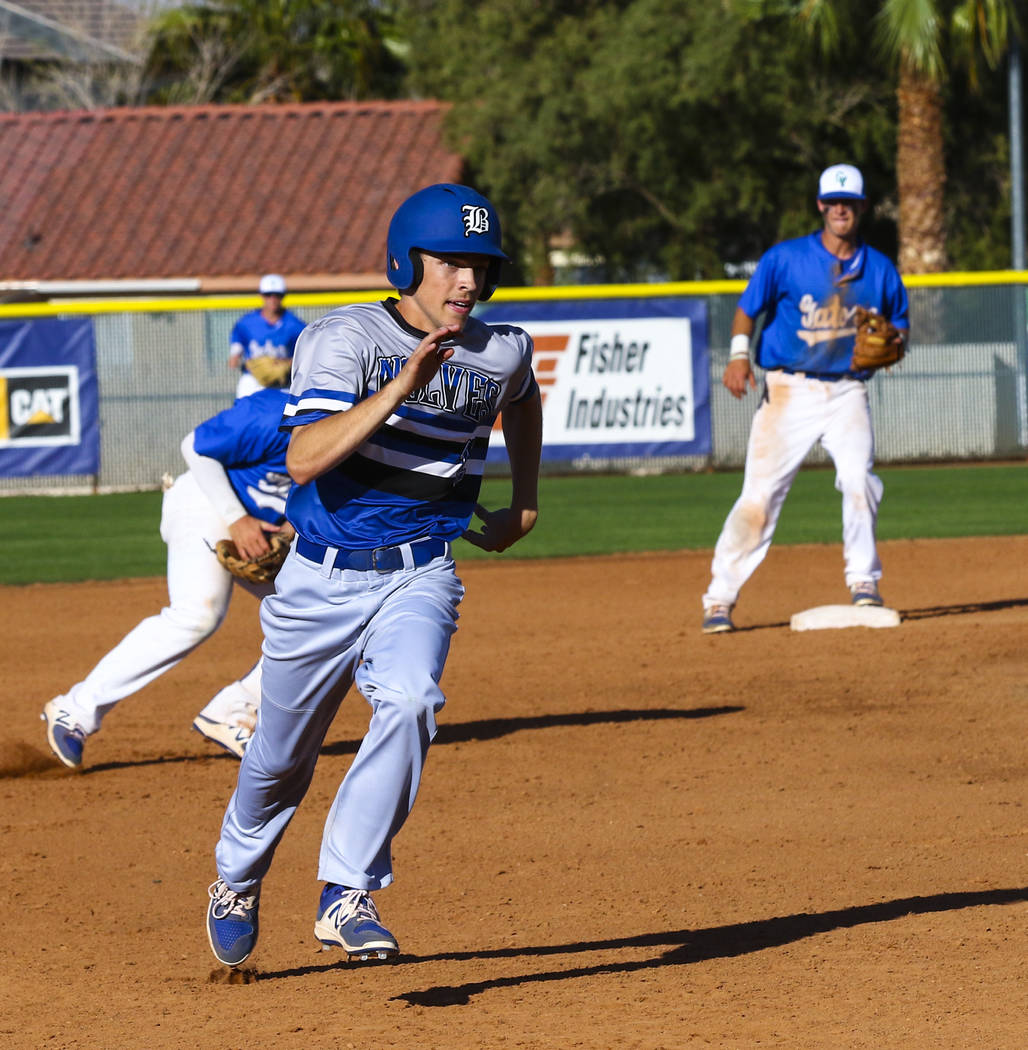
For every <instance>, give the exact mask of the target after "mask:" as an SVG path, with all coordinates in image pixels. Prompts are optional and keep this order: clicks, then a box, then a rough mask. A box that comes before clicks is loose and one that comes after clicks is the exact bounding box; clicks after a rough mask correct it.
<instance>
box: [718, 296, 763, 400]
mask: <svg viewBox="0 0 1028 1050" xmlns="http://www.w3.org/2000/svg"><path fill="white" fill-rule="evenodd" d="M753 327H754V321H753V318H752V317H750V315H749V314H748V313H746V312H745V311H744V310H743V309H742V307H740V306H737V307H736V308H735V314H734V315H733V317H732V357H731V360H729V362H728V364H727V366H726V367H725V371H724V374H723V375H722V376H721V383H722V385H723V386H724V387H726V388H727V390H728V392H729V393H730V394H731V395H732V397H744V396H745V394H746V390H747V387H748V388H750V389H756V386H757V381H756V379H755V378H754V376H753V368H752V366H751V365H750V356H749V347H750V337H751V336H752V335H753ZM737 355H738V356H737Z"/></svg>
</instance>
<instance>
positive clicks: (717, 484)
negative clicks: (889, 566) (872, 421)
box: [0, 463, 1028, 584]
mask: <svg viewBox="0 0 1028 1050" xmlns="http://www.w3.org/2000/svg"><path fill="white" fill-rule="evenodd" d="M877 473H878V474H879V475H880V476H881V478H882V479H883V481H884V482H885V501H884V502H883V504H882V508H881V512H880V515H879V520H878V535H879V538H881V539H913V538H934V537H944V536H1009V535H1015V534H1020V533H1025V532H1028V464H1022V463H1016V464H988V465H975V466H958V467H949V466H947V467H936V466H929V467H880V468H878V471H877ZM834 477H835V476H834V472H833V471H832V470H831V469H806V470H802V471H801V472H800V474H799V476H798V477H797V479H796V481H795V483H794V484H793V487H792V490H791V492H790V493H789V498H788V499H787V500H786V503H785V509H784V511H783V512H782V518H781V521H780V523H779V526H778V531H777V533H776V535H775V542H776V543H779V544H787V543H838V542H840V539H841V522H840V509H839V497H838V494H837V493H836V492H835V489H834ZM741 485H742V475H741V473H734V472H730V473H716V474H673V475H672V474H668V475H655V476H651V477H607V476H604V477H595V476H574V477H559V478H558V477H548V478H544V479H543V480H542V482H541V486H540V518H539V524H538V526H537V527H536V528H535V530H534V531H533V532H532V533H531V534H530V535H529V536H527V537H526V538H525V539H524V540H522V541H521V542H520V543H518V544H517V545H516V546H515V547H513V548H512V549H511V550H509V551H508V552H506V553H505V554H503V555H500V556H499V557H503V558H504V559H510V558H548V557H556V556H562V555H577V554H608V553H613V552H623V551H661V550H682V549H694V550H702V549H707V548H711V547H713V545H714V542H715V541H716V539H717V536H718V533H719V532H720V530H721V525H722V523H723V521H724V518H725V515H726V514H727V513H728V510H729V508H730V507H731V505H732V503H733V502H734V501H735V499H736V497H737V496H738V494H739V489H740V487H741ZM508 493H509V484H508V482H507V481H506V480H505V479H488V480H487V481H486V482H485V484H484V485H483V487H482V503H483V504H484V505H485V506H487V507H496V506H499V505H502V504H503V503H504V502H505V501H506V499H507V496H508ZM160 508H161V494H160V493H159V492H137V493H121V494H114V495H105V496H10V497H5V498H3V499H0V523H2V526H3V534H4V536H6V537H7V539H6V541H5V549H6V552H7V553H6V556H5V558H4V559H3V563H2V565H0V583H3V584H25V583H51V582H59V581H69V582H70V581H77V580H105V579H118V578H121V577H131V576H161V575H163V574H164V570H165V562H164V559H165V548H164V544H163V543H162V541H161V538H160V535H159V533H158V526H159V523H160ZM455 554H456V556H457V558H458V560H463V559H468V560H470V559H472V558H481V557H489V558H495V557H498V556H497V555H494V554H485V553H484V552H481V551H479V550H477V549H476V548H475V547H472V546H471V544H469V543H465V542H463V541H461V542H458V543H457V544H456V545H455Z"/></svg>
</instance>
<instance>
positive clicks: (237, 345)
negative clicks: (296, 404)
mask: <svg viewBox="0 0 1028 1050" xmlns="http://www.w3.org/2000/svg"><path fill="white" fill-rule="evenodd" d="M258 291H259V292H260V295H261V298H262V300H263V302H262V303H261V307H260V309H259V310H251V311H250V312H249V313H248V314H243V316H242V317H240V318H239V320H238V321H236V323H235V325H234V326H233V328H232V335H231V336H230V346H229V355H228V366H229V368H233V369H235V368H238V369H240V372H241V374H240V376H239V382H238V383H237V384H236V397H246V395H247V394H252V393H254V392H255V391H257V390H263V389H264V387H265V383H263V382H261V380H259V379H258V378H257V377H256V376H255V375H253V374H252V373H251V372H250V371H249V368H248V364H247V363H248V362H249V361H252V360H254V359H255V358H262V357H271V358H275V359H277V360H283V361H288V360H291V359H292V356H293V350H294V348H295V347H296V340H297V337H298V336H299V334H300V333H301V332H302V331H303V328H304V324H305V322H304V321H302V320H300V318H299V317H297V316H296V314H294V313H292V312H290V311H289V310H287V309H286V308H285V306H284V305H283V304H282V300H283V299H284V298H285V294H286V282H285V279H284V278H282V277H281V276H279V274H277V273H267V274H265V275H264V276H263V277H262V278H261V280H260V284H259V286H258ZM282 374H283V377H284V378H283V379H282V381H280V382H279V381H276V382H275V385H276V386H288V385H289V377H288V370H284V371H283V373H282Z"/></svg>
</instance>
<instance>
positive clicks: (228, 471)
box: [41, 390, 292, 769]
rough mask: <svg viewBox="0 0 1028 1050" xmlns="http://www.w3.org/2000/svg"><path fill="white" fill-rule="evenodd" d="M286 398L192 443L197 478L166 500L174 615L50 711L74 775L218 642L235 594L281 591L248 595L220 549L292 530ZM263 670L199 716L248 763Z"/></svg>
mask: <svg viewBox="0 0 1028 1050" xmlns="http://www.w3.org/2000/svg"><path fill="white" fill-rule="evenodd" d="M287 400H288V393H287V391H285V390H265V391H262V392H261V393H259V394H254V395H253V396H252V397H246V398H241V399H240V400H238V401H236V403H235V404H234V405H233V406H232V408H229V409H226V410H225V411H224V412H220V413H218V415H216V416H214V417H213V418H211V419H208V420H207V421H206V422H204V423H201V424H200V425H199V426H198V427H197V428H196V429H195V430H193V431H191V432H190V433H189V434H187V435H186V437H185V439H184V440H183V442H182V455H183V456H184V457H185V460H186V464H187V466H188V468H189V469H188V470H186V472H185V473H184V474H181V475H180V476H179V477H178V478H176V479H175V482H174V484H172V485H171V487H170V488H168V489H167V490H166V491H165V493H164V500H163V503H162V509H161V537H162V538H163V540H164V542H165V543H166V544H167V545H168V597H169V604H168V606H167V608H165V609H162V610H161V612H160V613H158V614H157V615H156V616H151V617H148V618H147V619H145V620H143V621H142V623H140V624H138V625H137V626H136V627H134V628H133V629H132V630H131V631H130V632H129V633H128V634H127V635H126V636H125V637H124V638H123V639H122V640H121V641H120V642H119V643H118V644H117V645H116V646H115V647H114V648H113V649H112V650H111V651H110V652H109V653H108V654H107V655H106V656H105V657H103V659H102V660H101V661H100V662H99V663H98V664H97V665H96V667H94V668H93V670H92V671H90V672H89V674H88V675H87V676H86V677H85V678H84V679H83V680H82V681H81V682H78V683H77V684H76V685H73V686H72V687H71V688H70V689H69V690H68V692H67V693H66V694H64V695H62V696H58V697H55V698H54V699H53V700H51V701H50V702H49V703H48V704H46V706H45V707H44V708H43V713H42V716H41V717H42V719H43V720H44V721H45V722H46V736H47V741H48V743H49V744H50V748H51V749H52V750H53V753H54V754H55V755H56V756H57V758H59V759H60V761H61V762H63V763H64V764H65V765H66V766H68V767H70V768H72V769H77V768H78V767H80V766H81V765H82V752H83V746H84V744H85V741H86V737H88V736H90V735H91V734H92V733H95V732H97V730H99V728H100V723H101V722H102V720H103V718H104V716H105V715H107V714H108V712H110V710H111V709H112V708H113V707H114V706H115V705H116V704H117V703H118V701H120V700H122V699H124V698H125V697H126V696H130V695H131V694H132V693H135V692H137V691H138V690H139V689H142V688H143V686H145V685H147V684H148V683H150V682H152V681H153V680H154V679H155V678H157V677H159V676H160V675H162V674H164V672H165V671H167V670H169V669H170V668H172V667H174V666H175V664H177V663H178V662H179V661H180V660H181V659H182V658H183V657H184V656H186V655H187V654H188V653H189V652H191V651H192V650H193V649H195V648H196V647H197V646H198V645H199V644H200V643H201V642H203V641H204V640H205V639H206V638H209V637H210V636H211V635H212V634H213V633H214V632H215V631H216V630H217V629H218V627H219V625H220V624H221V622H222V620H224V618H225V613H226V612H227V611H228V605H229V599H230V598H231V596H232V585H233V583H238V584H240V586H243V587H245V588H247V589H248V590H250V591H251V592H252V593H253V594H255V595H256V596H257V597H258V598H263V597H264V596H265V595H266V594H269V593H270V592H271V591H272V590H273V589H274V585H273V584H272V585H267V584H264V585H249V584H247V583H245V582H244V581H242V580H240V579H238V578H236V577H234V576H232V575H231V574H230V573H229V572H228V571H227V570H226V569H225V568H223V567H222V565H221V564H220V563H219V561H218V559H217V557H216V555H215V553H214V546H215V544H216V543H217V542H218V540H220V539H223V538H225V537H229V536H230V537H231V538H232V539H233V540H234V541H235V543H236V546H237V548H238V549H239V551H240V553H241V554H243V555H245V556H249V557H255V556H257V555H259V554H261V553H262V552H263V551H267V549H268V541H267V539H266V535H267V533H269V532H277V531H279V530H282V529H283V528H284V529H287V530H289V531H290V532H291V531H292V529H291V526H289V525H285V524H284V522H285V505H286V494H287V493H288V491H289V487H290V484H291V482H290V479H289V475H288V474H287V473H286V459H285V457H286V446H287V445H288V436H287V435H285V434H282V433H281V432H280V431H279V428H278V425H279V421H280V419H281V416H282V411H283V408H284V407H285V405H286V402H287ZM260 676H261V668H260V660H258V661H257V663H256V664H255V665H254V666H253V667H252V668H251V669H250V671H248V672H247V674H246V675H244V676H243V677H242V678H240V679H239V680H238V681H236V682H233V683H232V684H231V685H228V686H226V687H225V688H224V689H222V690H221V692H219V693H218V694H217V696H215V697H214V698H213V699H212V700H211V701H210V703H208V704H207V706H206V707H204V709H203V710H202V711H201V712H200V713H199V714H198V715H197V716H196V719H195V720H194V722H193V727H194V728H195V729H197V730H198V731H199V732H200V733H202V734H203V735H204V736H205V737H207V738H208V739H209V740H212V741H213V742H214V743H216V744H219V745H220V746H221V747H223V748H225V749H226V750H227V751H230V752H231V753H232V754H234V755H236V756H237V757H242V755H243V752H244V751H245V749H246V746H247V743H248V742H249V740H250V736H251V734H252V732H253V726H254V722H255V720H256V714H257V707H258V705H259V704H260V695H261V694H260Z"/></svg>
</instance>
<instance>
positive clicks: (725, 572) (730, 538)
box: [703, 371, 884, 608]
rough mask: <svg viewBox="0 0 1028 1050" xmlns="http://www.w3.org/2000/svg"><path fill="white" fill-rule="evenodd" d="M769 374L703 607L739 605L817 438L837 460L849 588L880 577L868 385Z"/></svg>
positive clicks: (878, 489)
mask: <svg viewBox="0 0 1028 1050" xmlns="http://www.w3.org/2000/svg"><path fill="white" fill-rule="evenodd" d="M765 379H766V382H767V398H766V400H764V401H763V402H761V405H760V407H759V408H758V409H757V412H756V414H755V415H754V417H753V425H752V427H751V429H750V437H749V443H748V445H747V449H746V469H745V473H744V477H743V486H742V494H741V495H740V496H739V499H738V500H737V501H736V503H735V505H734V506H733V507H732V509H731V511H730V512H729V514H728V517H727V518H726V519H725V524H724V527H723V528H722V530H721V535H720V537H719V538H718V541H717V545H716V546H715V548H714V559H713V562H712V563H711V581H710V587H709V589H708V590H707V593H706V594H704V596H703V605H704V608H709V607H710V606H711V605H734V604H735V602H736V600H737V599H738V597H739V591H740V590H741V589H742V586H743V584H744V583H745V582H746V581H747V580H748V579H749V578H750V576H752V575H753V573H754V571H755V570H756V568H757V566H758V565H760V563H761V562H762V561H763V560H764V557H765V556H766V555H767V552H768V548H769V547H770V546H771V537H772V536H773V535H774V531H775V526H776V525H777V524H778V517H779V515H780V514H781V511H782V505H783V504H784V503H785V497H786V496H787V495H788V493H789V488H790V487H791V485H792V483H793V479H794V478H795V477H796V474H797V472H798V471H799V469H800V466H801V465H802V463H803V460H804V459H805V457H806V455H807V453H808V452H809V451H810V450H811V448H813V446H814V443H815V442H816V441H818V440H820V442H821V444H822V445H823V446H824V449H825V451H826V452H827V453H828V454H829V456H831V458H832V461H833V463H834V464H835V487H836V489H837V490H838V491H839V492H840V493H841V494H842V545H843V559H844V567H845V578H846V586H847V587H852V586H853V585H854V584H855V583H861V582H866V581H869V580H878V579H880V578H881V575H882V566H881V562H880V561H879V559H878V550H877V546H876V542H875V528H876V523H877V520H878V506H879V504H880V503H881V500H882V492H883V489H884V486H883V485H882V482H881V479H880V478H879V477H878V476H877V475H875V474H873V473H872V470H871V468H872V466H873V464H874V433H873V431H872V428H871V411H870V406H869V404H868V399H867V386H866V385H865V384H864V383H863V382H861V381H860V380H856V379H840V380H838V381H836V382H826V381H823V380H818V379H810V378H807V377H806V376H802V375H790V374H788V373H785V372H778V371H771V372H768V373H767V374H766V377H765Z"/></svg>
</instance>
